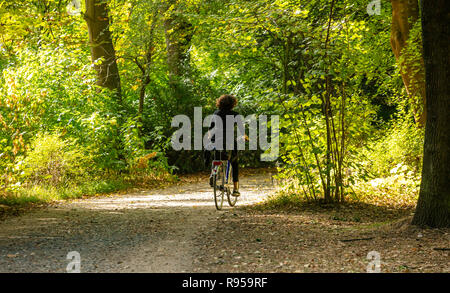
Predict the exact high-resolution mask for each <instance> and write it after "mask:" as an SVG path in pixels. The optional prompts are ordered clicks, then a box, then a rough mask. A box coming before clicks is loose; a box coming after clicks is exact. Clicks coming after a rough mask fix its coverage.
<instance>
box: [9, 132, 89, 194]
mask: <svg viewBox="0 0 450 293" xmlns="http://www.w3.org/2000/svg"><path fill="white" fill-rule="evenodd" d="M91 167H92V160H91V159H90V157H89V156H86V154H85V153H84V152H83V151H82V150H81V149H80V148H79V146H77V145H76V144H75V143H74V141H72V140H64V139H62V138H61V136H60V134H58V133H54V134H39V135H38V136H37V137H36V139H35V140H34V141H33V142H32V144H31V151H30V152H28V153H27V155H26V157H25V158H24V159H23V160H21V161H19V162H18V163H17V165H16V170H18V171H19V172H20V177H21V178H22V179H23V180H24V183H31V184H48V185H51V186H60V185H67V184H68V183H69V182H80V181H81V179H82V178H84V177H86V173H87V170H91Z"/></svg>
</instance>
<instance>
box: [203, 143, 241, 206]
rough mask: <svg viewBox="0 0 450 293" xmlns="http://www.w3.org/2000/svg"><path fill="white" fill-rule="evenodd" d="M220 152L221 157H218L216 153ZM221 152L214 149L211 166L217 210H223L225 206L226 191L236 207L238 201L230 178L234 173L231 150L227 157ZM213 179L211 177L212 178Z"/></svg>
mask: <svg viewBox="0 0 450 293" xmlns="http://www.w3.org/2000/svg"><path fill="white" fill-rule="evenodd" d="M217 153H218V154H219V159H218V160H217V159H216V154H217ZM222 154H223V153H221V152H216V151H215V150H214V151H213V161H212V167H211V177H210V178H212V182H211V181H210V182H211V183H212V187H213V188H214V204H215V205H216V209H217V210H221V209H222V206H223V198H224V195H225V193H226V194H227V200H228V204H229V205H230V206H231V207H234V206H235V205H236V202H237V197H236V196H233V195H232V185H233V183H232V180H230V174H232V170H231V169H232V167H231V161H230V157H231V154H230V152H227V153H226V155H227V159H226V160H223V159H222ZM210 180H211V179H210Z"/></svg>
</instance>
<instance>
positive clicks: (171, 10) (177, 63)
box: [164, 0, 193, 83]
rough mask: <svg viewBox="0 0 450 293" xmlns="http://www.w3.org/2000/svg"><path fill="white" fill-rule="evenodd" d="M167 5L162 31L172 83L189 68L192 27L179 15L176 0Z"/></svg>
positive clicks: (171, 0)
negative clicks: (164, 37) (164, 36)
mask: <svg viewBox="0 0 450 293" xmlns="http://www.w3.org/2000/svg"><path fill="white" fill-rule="evenodd" d="M169 5H170V6H169V7H168V9H167V11H166V17H165V19H164V32H165V35H166V50H167V67H168V69H169V80H170V82H171V83H173V82H176V81H177V80H178V79H179V78H180V77H181V76H183V75H185V74H186V73H187V71H188V70H189V52H188V49H189V46H190V44H191V39H192V36H193V28H192V25H191V24H190V23H189V22H188V21H187V20H186V18H184V17H183V16H182V15H181V13H180V11H179V9H178V7H177V6H178V5H179V4H178V1H177V0H170V1H169Z"/></svg>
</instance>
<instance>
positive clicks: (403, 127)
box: [362, 115, 424, 177]
mask: <svg viewBox="0 0 450 293" xmlns="http://www.w3.org/2000/svg"><path fill="white" fill-rule="evenodd" d="M423 137H424V131H423V129H420V128H417V127H416V125H415V124H414V122H413V119H412V117H411V116H410V115H408V116H406V117H405V118H403V117H400V118H398V120H397V121H394V122H393V123H392V125H391V127H389V128H388V129H387V130H384V131H380V133H379V137H378V139H374V140H373V141H372V142H371V143H369V144H368V145H367V149H365V150H364V151H363V152H362V154H363V156H364V157H365V162H366V164H367V165H366V166H365V168H366V170H368V171H369V172H370V173H371V174H373V176H376V177H383V176H387V175H389V174H391V173H392V172H394V171H393V170H396V171H395V172H394V173H396V172H398V171H399V170H404V171H406V172H407V173H410V175H411V176H415V177H418V176H420V173H421V166H422V152H423ZM401 168H403V169H401ZM405 168H406V169H405Z"/></svg>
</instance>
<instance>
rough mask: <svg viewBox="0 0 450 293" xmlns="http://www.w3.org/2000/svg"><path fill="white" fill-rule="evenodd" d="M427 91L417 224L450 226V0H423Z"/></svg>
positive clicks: (415, 217)
mask: <svg viewBox="0 0 450 293" xmlns="http://www.w3.org/2000/svg"><path fill="white" fill-rule="evenodd" d="M421 6H422V7H421V8H422V9H421V10H422V35H423V50H424V52H423V53H424V54H423V56H424V60H425V73H426V74H425V80H426V94H427V124H426V128H425V144H424V158H423V169H422V184H421V187H420V195H419V201H418V203H417V209H416V213H415V215H414V219H413V222H412V223H413V224H415V225H420V226H431V227H450V91H449V83H450V75H449V70H450V55H449V52H450V38H449V36H450V2H449V1H448V0H422V1H421Z"/></svg>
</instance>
